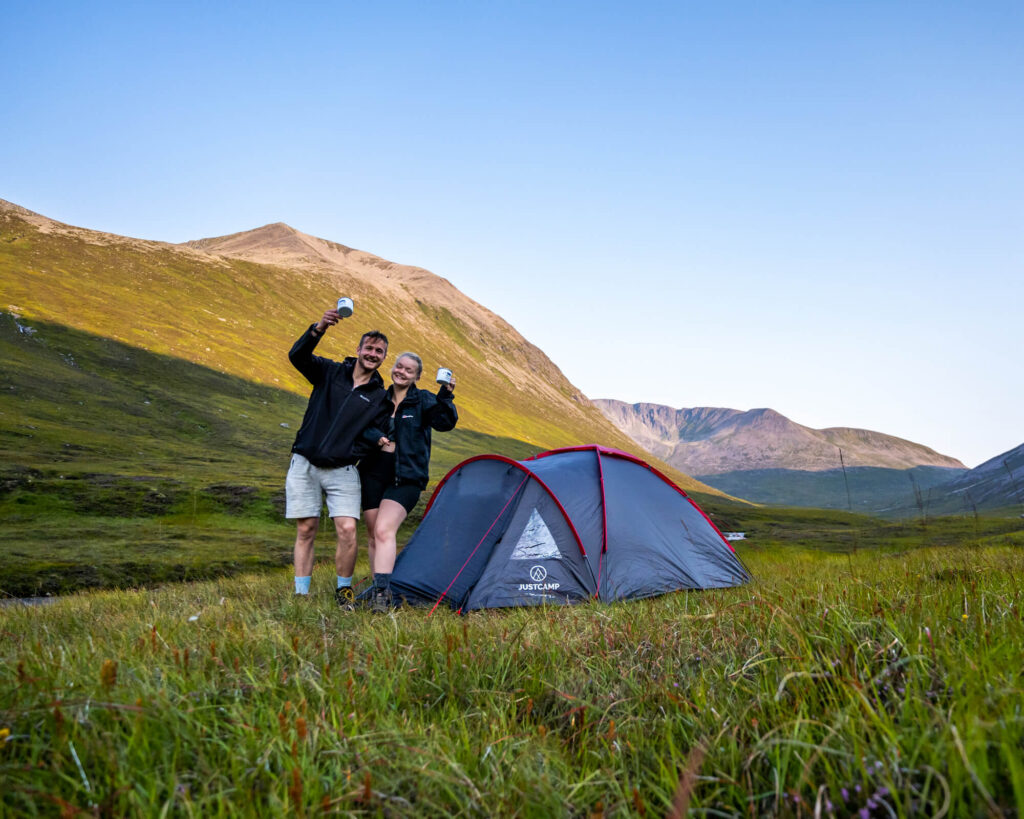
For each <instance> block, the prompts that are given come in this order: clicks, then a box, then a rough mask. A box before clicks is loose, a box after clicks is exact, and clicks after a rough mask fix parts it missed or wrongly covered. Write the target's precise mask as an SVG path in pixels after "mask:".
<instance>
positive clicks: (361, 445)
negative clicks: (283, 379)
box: [285, 308, 392, 608]
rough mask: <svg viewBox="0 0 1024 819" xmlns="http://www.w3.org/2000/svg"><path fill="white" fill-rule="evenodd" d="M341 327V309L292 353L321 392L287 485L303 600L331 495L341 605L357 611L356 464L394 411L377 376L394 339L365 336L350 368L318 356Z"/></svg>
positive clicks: (314, 397) (313, 398)
mask: <svg viewBox="0 0 1024 819" xmlns="http://www.w3.org/2000/svg"><path fill="white" fill-rule="evenodd" d="M340 320H341V316H339V315H338V311H337V310H335V309H333V308H332V309H330V310H327V311H326V312H325V313H324V315H323V318H321V319H320V321H318V322H317V323H316V324H313V325H310V327H309V329H308V330H306V332H305V333H303V334H302V337H301V338H300V339H299V340H298V341H296V342H295V346H293V347H292V349H291V352H289V353H288V358H289V360H290V361H291V362H292V364H293V365H294V366H295V368H296V369H297V370H298V371H299V372H300V373H302V374H303V375H304V376H305V377H306V380H308V381H309V383H310V384H312V385H313V392H312V393H311V394H310V396H309V404H308V405H307V406H306V414H305V416H304V417H303V419H302V426H301V427H300V428H299V432H298V434H297V435H296V436H295V443H294V444H293V445H292V461H291V466H290V467H289V468H288V477H287V479H286V481H285V494H286V498H287V509H286V511H285V517H287V518H292V519H295V522H296V527H297V531H296V535H295V593H296V594H298V595H307V594H309V584H310V580H311V579H312V574H313V542H314V540H315V539H316V533H317V529H318V528H319V525H320V509H321V506H322V504H323V499H322V495H326V496H327V511H328V514H330V516H331V518H332V519H333V520H334V529H335V532H336V533H337V536H338V544H337V548H336V549H335V553H334V565H335V571H336V574H337V586H336V590H335V599H336V600H337V602H338V605H339V606H342V607H343V608H352V607H353V604H354V601H355V597H354V595H353V593H352V573H353V571H354V569H355V565H356V521H357V520H358V519H359V501H360V489H359V472H358V471H357V470H356V466H355V465H356V462H357V461H358V460H359V459H360V457H362V456H363V455H364V454H365V453H366V452H368V451H369V450H370V448H371V447H373V446H374V443H375V442H374V441H373V440H369V438H368V437H367V436H366V435H365V434H364V433H365V432H366V430H367V429H368V428H372V427H376V428H380V427H381V426H382V425H384V424H386V423H387V420H388V418H389V417H390V415H391V409H392V407H391V406H390V403H389V402H388V400H387V394H386V393H385V391H384V381H383V380H382V379H381V377H380V375H379V374H378V372H377V369H378V368H379V367H380V365H381V364H382V363H383V362H384V358H385V357H386V356H387V352H388V339H387V336H385V335H384V334H383V333H381V332H380V331H379V330H372V331H370V332H368V333H364V334H363V336H362V338H361V339H360V340H359V346H358V347H357V348H356V354H355V357H350V358H346V359H345V360H344V361H342V362H338V361H332V360H331V359H329V358H320V357H319V356H315V355H313V350H314V349H315V348H316V345H317V343H318V342H319V341H320V339H321V338H322V337H323V334H324V333H325V332H327V329H328V328H329V327H333V326H334V325H335V324H337V323H338V322H339V321H340Z"/></svg>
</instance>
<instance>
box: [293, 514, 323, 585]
mask: <svg viewBox="0 0 1024 819" xmlns="http://www.w3.org/2000/svg"><path fill="white" fill-rule="evenodd" d="M319 528H320V518H297V519H296V520H295V530H296V531H295V576H296V577H309V576H310V575H312V574H313V542H314V541H315V540H316V531H317V529H319Z"/></svg>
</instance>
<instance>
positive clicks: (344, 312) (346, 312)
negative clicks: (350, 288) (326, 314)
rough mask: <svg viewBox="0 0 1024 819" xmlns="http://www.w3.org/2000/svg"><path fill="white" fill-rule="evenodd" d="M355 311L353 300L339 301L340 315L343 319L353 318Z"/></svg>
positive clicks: (342, 299) (343, 299)
mask: <svg viewBox="0 0 1024 819" xmlns="http://www.w3.org/2000/svg"><path fill="white" fill-rule="evenodd" d="M354 309H355V305H354V304H353V303H352V299H345V298H341V299H338V315H339V316H341V317H342V318H348V317H349V316H351V315H352V311H353V310H354Z"/></svg>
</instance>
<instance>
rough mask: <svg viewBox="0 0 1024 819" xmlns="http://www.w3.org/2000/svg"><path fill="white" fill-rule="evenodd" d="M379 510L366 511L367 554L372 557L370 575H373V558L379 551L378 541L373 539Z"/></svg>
mask: <svg viewBox="0 0 1024 819" xmlns="http://www.w3.org/2000/svg"><path fill="white" fill-rule="evenodd" d="M378 511H380V510H379V509H364V510H363V520H364V521H366V552H367V554H368V555H369V557H370V574H373V556H374V554H375V552H376V551H377V546H376V541H375V540H374V539H373V529H374V527H375V526H376V525H377V512H378Z"/></svg>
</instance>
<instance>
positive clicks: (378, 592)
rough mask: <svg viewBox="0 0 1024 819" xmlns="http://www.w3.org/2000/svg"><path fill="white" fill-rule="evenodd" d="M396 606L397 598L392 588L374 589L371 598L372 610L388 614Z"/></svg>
mask: <svg viewBox="0 0 1024 819" xmlns="http://www.w3.org/2000/svg"><path fill="white" fill-rule="evenodd" d="M394 607H395V600H394V597H393V596H392V594H391V589H374V590H373V596H372V597H371V598H370V611H372V612H375V613H377V614H386V613H387V612H389V611H391V609H393V608H394Z"/></svg>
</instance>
